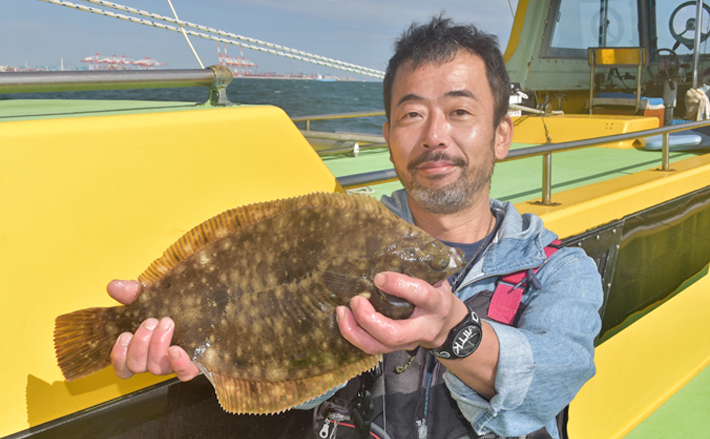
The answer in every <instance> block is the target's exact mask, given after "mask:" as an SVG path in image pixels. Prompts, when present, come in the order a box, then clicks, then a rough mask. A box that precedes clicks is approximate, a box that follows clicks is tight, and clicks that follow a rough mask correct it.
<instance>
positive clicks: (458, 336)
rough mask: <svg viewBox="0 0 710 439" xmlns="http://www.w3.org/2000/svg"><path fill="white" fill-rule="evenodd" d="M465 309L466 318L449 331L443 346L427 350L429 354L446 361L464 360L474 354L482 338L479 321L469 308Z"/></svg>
mask: <svg viewBox="0 0 710 439" xmlns="http://www.w3.org/2000/svg"><path fill="white" fill-rule="evenodd" d="M466 308H468V313H467V314H466V317H464V319H463V320H461V322H460V323H459V324H458V325H456V326H454V327H453V329H451V332H449V336H448V337H447V338H446V341H445V342H444V344H443V346H441V347H439V348H436V349H429V352H431V353H432V354H433V355H434V356H435V357H437V358H444V359H447V360H449V359H450V360H455V359H457V358H466V357H468V356H469V355H471V354H472V353H474V352H475V351H476V349H477V348H478V345H480V344H481V338H483V331H482V329H481V319H479V318H478V314H476V312H475V311H474V310H472V309H471V307H470V306H468V305H466Z"/></svg>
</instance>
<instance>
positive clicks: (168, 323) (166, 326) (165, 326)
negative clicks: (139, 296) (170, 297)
mask: <svg viewBox="0 0 710 439" xmlns="http://www.w3.org/2000/svg"><path fill="white" fill-rule="evenodd" d="M172 326H173V322H172V320H170V319H169V318H167V317H165V318H163V319H161V320H160V325H159V326H158V331H161V332H168V331H169V330H170V328H172Z"/></svg>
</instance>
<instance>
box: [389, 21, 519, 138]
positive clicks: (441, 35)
mask: <svg viewBox="0 0 710 439" xmlns="http://www.w3.org/2000/svg"><path fill="white" fill-rule="evenodd" d="M459 49H463V50H466V51H468V52H470V53H472V54H474V55H477V56H479V57H480V58H481V59H482V60H483V62H484V64H485V66H486V76H487V78H488V85H489V86H490V88H491V91H492V93H493V97H494V99H495V108H494V117H493V123H494V126H497V125H498V124H499V123H500V121H501V120H502V119H503V116H505V115H506V114H507V111H508V99H509V96H510V79H509V78H508V72H507V70H506V69H505V62H504V61H503V56H502V54H501V52H500V50H499V48H498V39H497V38H496V37H495V36H494V35H490V34H487V33H485V32H481V31H479V30H478V29H476V27H475V26H473V25H469V26H463V25H454V24H453V23H452V22H451V19H450V18H444V17H443V15H440V16H438V17H433V18H432V19H431V21H430V22H429V23H427V24H424V25H418V24H412V25H411V26H410V27H409V29H408V30H407V31H406V32H404V33H403V34H402V36H401V37H400V39H399V40H398V41H397V42H396V44H395V54H394V55H393V56H392V58H390V61H389V64H388V66H387V71H386V73H385V78H384V81H383V97H384V104H385V113H386V114H387V120H390V111H391V106H392V84H393V82H394V78H395V75H396V74H397V70H398V69H399V67H400V66H401V65H402V64H403V63H405V62H406V61H410V60H411V63H412V67H413V68H415V69H416V68H417V67H419V66H420V65H422V64H426V63H436V64H443V63H445V62H446V61H450V60H452V59H453V58H454V57H455V56H456V54H457V53H458V51H459Z"/></svg>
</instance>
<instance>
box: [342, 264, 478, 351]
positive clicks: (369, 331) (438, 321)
mask: <svg viewBox="0 0 710 439" xmlns="http://www.w3.org/2000/svg"><path fill="white" fill-rule="evenodd" d="M374 281H375V286H376V287H377V288H379V289H380V290H382V291H384V292H386V293H388V294H392V295H393V296H397V297H401V298H403V299H406V300H408V301H410V302H411V303H412V304H414V306H415V308H414V311H413V312H412V315H411V316H410V317H409V318H408V319H404V320H392V319H390V318H388V317H385V316H384V315H382V314H380V313H379V312H377V311H375V309H374V308H373V307H372V304H370V301H369V300H367V299H366V298H364V297H362V296H355V297H354V298H352V299H351V300H350V308H347V307H345V306H340V307H338V308H337V310H336V313H337V317H338V326H339V328H340V333H341V334H342V335H343V337H345V339H346V340H348V341H349V342H350V343H352V344H353V345H355V346H357V347H358V348H360V349H362V350H363V351H365V352H367V353H368V354H384V353H388V352H393V351H398V350H412V349H414V348H416V347H417V346H423V347H425V348H429V349H431V348H437V347H439V346H441V345H442V344H444V342H445V341H446V338H447V336H448V335H449V332H450V331H451V328H453V327H454V326H455V325H456V324H457V323H458V322H460V321H461V320H462V319H463V318H464V316H465V315H466V313H467V312H468V311H467V308H466V305H465V304H464V303H463V302H462V301H461V300H460V299H459V298H458V297H456V296H455V295H454V294H453V293H452V292H451V286H450V285H449V283H448V282H447V281H446V280H444V281H442V282H439V283H438V284H436V285H435V286H432V285H429V284H428V283H427V282H425V281H423V280H420V279H416V278H413V277H409V276H407V275H404V274H401V273H394V272H384V273H378V274H377V275H376V276H375V279H374Z"/></svg>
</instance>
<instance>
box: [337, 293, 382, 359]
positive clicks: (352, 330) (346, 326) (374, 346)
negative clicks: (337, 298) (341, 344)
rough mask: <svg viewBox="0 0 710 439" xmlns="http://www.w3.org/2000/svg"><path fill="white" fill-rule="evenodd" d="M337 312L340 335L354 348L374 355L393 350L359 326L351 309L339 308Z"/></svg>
mask: <svg viewBox="0 0 710 439" xmlns="http://www.w3.org/2000/svg"><path fill="white" fill-rule="evenodd" d="M351 306H352V305H351ZM335 312H336V316H337V318H338V328H339V329H340V334H342V336H343V338H345V339H346V340H347V341H349V342H350V343H352V344H353V346H355V347H357V348H359V349H360V350H362V351H363V352H365V353H368V354H372V355H374V354H379V353H386V352H391V351H392V349H389V347H388V346H386V345H384V344H383V343H381V342H380V341H379V340H377V339H376V338H375V337H373V336H372V335H371V334H370V333H369V332H367V331H365V330H364V329H363V328H362V327H361V326H360V325H359V324H358V321H357V320H356V319H355V316H354V315H353V313H352V311H351V310H350V309H349V308H347V307H345V306H339V307H337V308H336V310H335Z"/></svg>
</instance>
